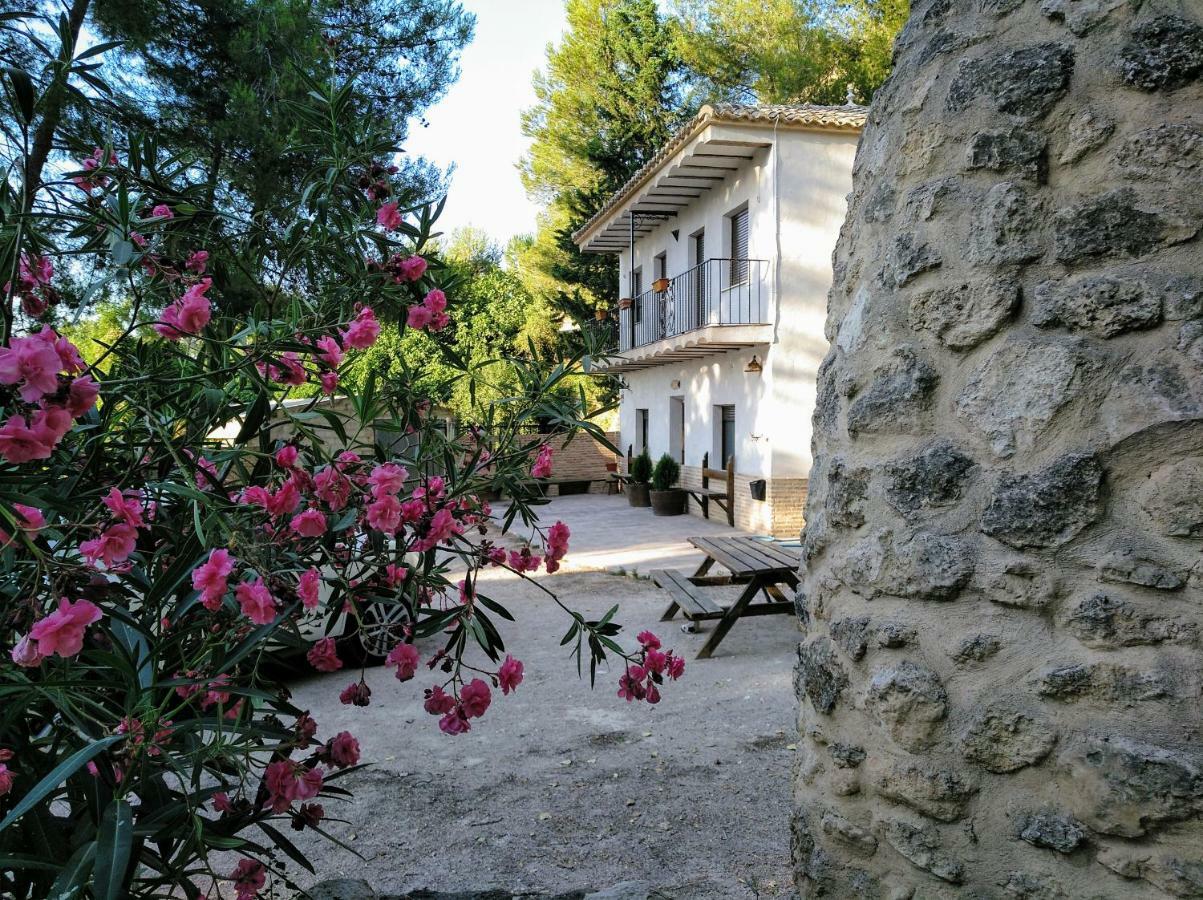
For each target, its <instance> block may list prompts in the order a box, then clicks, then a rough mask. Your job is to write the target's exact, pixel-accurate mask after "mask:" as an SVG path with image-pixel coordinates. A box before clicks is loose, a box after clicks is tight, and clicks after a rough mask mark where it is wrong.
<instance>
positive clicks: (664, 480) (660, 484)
mask: <svg viewBox="0 0 1203 900" xmlns="http://www.w3.org/2000/svg"><path fill="white" fill-rule="evenodd" d="M680 476H681V466H680V464H678V463H677V461H676V460H675V459H673V458H672V457H671V456H669V455H668V454H667V453H665V454H664V455H663V456H661V457H660V459H658V460H657V461H656V468H655V470H654V471H653V472H652V489H653V490H657V491H667V490H668V489H669V488H671V487H672V486H673V485H675V484H676V483H677V479H678V478H679V477H680Z"/></svg>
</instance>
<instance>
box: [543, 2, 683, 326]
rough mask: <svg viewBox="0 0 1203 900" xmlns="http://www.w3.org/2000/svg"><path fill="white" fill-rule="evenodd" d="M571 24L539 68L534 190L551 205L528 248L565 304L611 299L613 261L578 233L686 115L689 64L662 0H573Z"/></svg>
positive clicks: (546, 289) (550, 290)
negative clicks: (575, 237) (683, 98)
mask: <svg viewBox="0 0 1203 900" xmlns="http://www.w3.org/2000/svg"><path fill="white" fill-rule="evenodd" d="M567 22H568V28H567V31H566V32H565V35H564V39H563V41H562V42H561V43H560V44H559V45H558V46H553V47H549V48H548V51H547V67H546V69H545V70H544V71H542V72H540V73H538V74H537V75H536V76H535V94H536V96H537V97H538V102H537V103H536V104H535V106H534V107H532V108H531V109H529V110H527V111H526V112H525V113H524V114H523V118H522V125H523V131H524V132H525V133H526V135H527V136H528V137H530V138H531V141H532V143H531V149H530V152H529V153H528V154H527V156H526V158H525V159H524V160H523V161H522V178H523V183H524V184H525V186H526V189H527V191H528V193H529V194H530V195H531V196H532V197H534V198H536V199H537V200H539V201H541V202H542V203H543V204H544V208H545V209H544V213H543V215H542V217H541V219H540V223H539V228H538V231H537V233H536V235H535V239H534V241H533V242H532V244H531V245H530V246H529V247H528V248H527V249H526V250H525V251H524V254H523V255H524V257H525V259H526V260H529V265H528V266H527V268H529V269H530V270H532V271H534V272H535V273H537V276H540V277H536V279H535V281H534V282H533V286H534V288H535V289H536V291H538V292H539V293H540V294H543V295H545V296H548V297H551V298H553V300H557V302H559V304H560V305H561V307H564V308H567V307H569V306H571V305H572V303H571V301H572V298H573V296H574V294H575V295H576V299H577V301H578V302H577V303H576V304H575V306H576V308H579V307H580V306H581V305H582V304H581V301H583V303H584V305H590V304H598V305H600V304H602V303H609V302H612V301H613V299H614V295H615V292H616V290H617V282H616V275H615V272H614V266H613V265H612V263H611V261H610V260H608V259H605V258H604V257H602V258H599V257H592V256H585V255H582V254H580V253H579V252H578V251H577V249H576V247H575V245H573V243H572V240H571V235H572V232H573V231H574V230H575V229H577V228H578V227H580V225H581V224H583V223H584V222H585V221H586V220H587V219H588V218H589V217H590V216H591V215H593V213H594V212H596V211H597V209H598V208H599V207H600V206H601V205H602V204H603V203H604V202H605V200H606V198H607V197H609V196H610V195H611V194H612V193H613V192H614V191H615V190H617V189H618V188H619V187H620V186H621V185H622V184H623V182H625V181H626V180H627V179H628V178H629V177H630V176H631V175H632V174H633V173H634V172H635V171H636V170H638V169H639V167H640V166H642V165H643V164H644V163H645V162H646V161H647V160H648V159H649V158H650V157H651V155H652V154H653V153H655V151H656V149H657V148H658V147H659V146H660V145H661V144H663V143H664V142H665V141H666V140H667V139H668V137H669V135H670V134H671V133H672V130H673V128H674V127H675V126H676V125H678V124H679V123H680V122H681V121H682V119H683V110H682V108H681V103H680V82H681V75H682V67H681V62H680V59H679V57H678V56H677V53H676V49H675V42H674V40H673V31H672V28H671V27H670V25H669V24H668V23H667V22H666V21H665V20H664V19H663V17H662V16H661V15H660V12H659V10H658V8H657V4H656V0H568V4H567Z"/></svg>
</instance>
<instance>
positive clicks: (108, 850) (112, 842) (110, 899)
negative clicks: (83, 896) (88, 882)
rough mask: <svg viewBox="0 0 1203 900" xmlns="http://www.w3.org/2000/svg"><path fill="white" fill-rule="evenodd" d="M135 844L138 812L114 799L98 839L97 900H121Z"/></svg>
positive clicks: (105, 816)
mask: <svg viewBox="0 0 1203 900" xmlns="http://www.w3.org/2000/svg"><path fill="white" fill-rule="evenodd" d="M133 842H134V810H133V808H132V807H131V806H130V805H129V804H128V803H127V802H126V801H124V800H120V799H118V800H114V801H113V802H112V803H110V804H109V805H108V807H107V808H106V809H105V811H104V815H103V816H102V817H101V820H100V831H99V833H98V834H97V836H96V867H95V871H94V873H93V877H92V893H93V894H94V895H95V897H96V900H121V898H123V897H124V896H125V893H126V892H125V873H126V870H127V869H128V868H129V857H130V849H131V848H132V847H133Z"/></svg>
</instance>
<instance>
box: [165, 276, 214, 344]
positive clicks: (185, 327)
mask: <svg viewBox="0 0 1203 900" xmlns="http://www.w3.org/2000/svg"><path fill="white" fill-rule="evenodd" d="M212 285H213V279H212V278H202V279H201V280H200V281H199V282H197V283H196V284H194V285H192V286H191V287H190V288H188V290H186V291H185V292H184V295H183V296H182V297H180V298H179V299H178V300H176V301H175V302H174V303H172V304H171V305H170V306H168V307H167V308H166V309H164V310H163V312H162V313H161V314H160V315H159V321H158V322H157V323H156V324H155V326H154V329H155V331H156V332H158V334H159V335H160V336H162V337H165V338H167V339H168V340H170V341H178V340H180V339H181V338H183V337H185V336H187V335H194V334H200V332H201V330H202V329H203V328H204V327H205V326H206V325H208V324H209V320H210V318H212V315H213V307H212V304H211V303H210V301H209V298H208V297H206V296H205V293H206V292H207V291H208V290H209V288H210V287H211V286H212Z"/></svg>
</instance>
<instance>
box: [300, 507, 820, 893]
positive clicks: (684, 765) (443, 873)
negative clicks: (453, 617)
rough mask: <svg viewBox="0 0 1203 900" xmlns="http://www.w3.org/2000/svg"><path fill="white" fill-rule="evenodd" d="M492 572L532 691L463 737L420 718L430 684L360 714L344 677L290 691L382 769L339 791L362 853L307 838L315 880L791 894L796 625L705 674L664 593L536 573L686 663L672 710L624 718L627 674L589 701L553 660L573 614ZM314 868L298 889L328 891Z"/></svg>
mask: <svg viewBox="0 0 1203 900" xmlns="http://www.w3.org/2000/svg"><path fill="white" fill-rule="evenodd" d="M645 514H646V513H645ZM570 559H571V555H570ZM489 575H490V576H491V579H490V580H489V581H488V583H487V585H486V584H485V583H484V582H483V581H482V583H481V586H480V590H481V592H482V593H485V594H486V595H488V596H492V597H494V598H496V599H497V600H499V601H501V602H503V603H505V604H506V605H507V606H508V607H509V608H510V610H511V611H512V612H513V613H514V614H515V617H516V618H517V619H518V622H517V624H516V625H514V624H510V625H509V626H508V629H507V630H505V631H504V632H503V633H504V634H505V635H506V636H507V637H508V647H509V650H510V651H511V652H512V653H513V654H514V655H515V656H516V657H518V658H519V659H521V660H523V662H524V664H525V666H526V680H525V681H524V682H523V684H522V686H521V687H520V688H519V689H518V691H517V693H516V694H514V695H511V696H509V697H502V696H501V695H500V693H496V694H495V696H494V703H493V707H492V708H491V709H490V710H489V712H488V714H487V715H486V716H485V717H484V718H483V719H481V720H479V721H477V722H476V723H475V724H474V726H473V729H472V731H471V732H470V733H469V734H466V735H462V736H459V737H448V736H447V735H444V734H442V733H440V732H439V730H438V728H437V726H436V723H435V720H434V719H433V717H431V716H428V715H427V714H426V713H425V712H424V711H423V710H422V707H421V701H422V689H423V687H425V686H426V684H427V683H429V682H430V680H431V679H430V678H429V676H428V677H426V678H423V677H422V675H421V674H420V675H419V677H418V678H416V679H414V680H413V681H411V682H408V683H406V684H400V683H398V682H397V681H396V680H395V679H394V678H393V676H392V673H391V671H389V670H386V669H382V668H377V669H370V670H369V671H368V673H367V679H368V683H369V684H370V685H371V687H372V692H373V694H372V705H371V706H369V707H367V708H356V707H349V706H342V705H340V704H339V702H338V698H337V695H338V691H339V689H340V688H341V687H342V686H343V685H345V684H346V683H347V682H348V681H349V680H350V677H349V676H348V674H347V673H346V672H338V673H335V674H333V675H326V676H320V677H314V678H308V679H305V680H302V681H298V682H297V683H296V684H295V685H294V691H295V702H296V703H297V704H298V705H299V706H300V707H301V708H307V709H310V710H311V711H312V713H313V715H314V718H316V719H317V721H318V722H319V723H320V725H321V731H320V732H319V737H323V736H324V737H329V736H331V735H333V734H335V733H337V732H339V731H342V730H344V729H345V730H349V731H351V732H352V733H353V734H355V735H356V736H357V737H358V738H359V741H360V744H361V747H362V750H363V759H364V760H365V761H369V762H371V763H372V765H371V767H370V768H368V769H365V770H362V771H359V772H356V773H353V774H352V775H351V776H349V777H348V778H347V779H346V781H345V782H343V783H344V784H345V785H346V786H348V787H351V788H352V789H353V790H354V792H355V799H354V800H353V801H352V802H350V803H347V804H335V803H327V804H326V810H327V814H328V815H330V816H337V817H340V818H343V819H345V820H346V822H345V824H342V823H330V829H331V831H332V833H333V834H334V835H336V836H337V837H339V838H340V839H341V840H344V841H346V842H347V843H348V844H349V845H350V846H351V847H353V848H355V850H356V851H357V852H358V853H359V854H361V855H362V857H363V859H358V858H356V857H355V856H354V855H352V854H351V853H348V852H347V851H345V850H342V849H340V848H339V847H337V846H335V845H333V844H330V843H328V842H325V841H322V840H321V839H316V838H311V837H309V836H308V834H307V833H306V834H304V835H300V836H299V837H300V841H299V844H300V846H301V847H302V848H303V849H304V850H305V852H306V853H307V855H308V857H309V858H310V859H311V860H312V861H313V863H314V865H315V867H316V868H317V871H318V872H319V873H320V876H321V878H335V877H354V878H363V879H366V880H367V881H368V882H369V883H371V884H372V886H373V887H374V888H375V889H376V890H377V891H379V892H381V893H393V894H399V893H405V892H408V891H415V890H420V889H427V890H435V891H469V890H486V889H500V890H504V891H509V892H513V893H523V892H531V893H539V892H546V893H557V892H566V891H570V890H578V889H584V890H597V889H601V888H606V887H608V886H611V885H614V884H616V883H618V882H623V881H628V880H638V881H643V882H646V883H647V884H648V885H649V886H650V887H651V888H652V890H653V894H652V895H653V896H660V897H671V898H742V897H791V896H794V895H793V890H792V887H791V884H790V878H789V862H788V834H789V829H788V808H789V773H790V766H791V762H792V759H793V757H794V752H793V751H794V747H793V740H794V737H793V734H794V732H793V718H794V712H793V710H794V706H795V701H794V698H793V693H792V688H791V684H790V680H791V664H792V658H793V649H794V647H795V646H796V644H797V640H798V635H797V632H796V630H795V626H794V624H793V621H792V620H791V619H790V618H788V617H785V616H771V617H759V618H753V619H745V620H743V621H742V622H740V623H738V624H737V625H736V626H735V628H734V629H732V631H731V633H730V634H729V635H728V637H727V639H726V640H725V641H724V643H723V645H722V647H721V648H720V650H719V654H718V655H717V656H716V657H715V658H714V659H710V660H701V661H695V660H694V659H693V656H694V654H696V652H697V650H698V649H699V648H700V647H701V645H702V642H703V641H704V639H705V635H704V633H698V634H684V633H682V632H681V631H680V630H679V629H678V627H677V624H676V623H671V624H670V623H660V622H658V619H659V615H660V613H661V612H662V610H663V608H664V606H665V605H666V599H665V596H664V594H663V593H662V592H661V591H660V590H659V589H658V588H657V587H656V586H655V585H654V584H652V583H651V582H649V581H646V580H641V579H635V578H629V577H622V576H618V575H611V574H607V573H605V572H596V571H580V570H577V571H572V570H571V568H570V569H569V570H568V571H565V572H561V573H559V574H557V575H554V576H543V577H544V578H545V582H544V583H545V584H546V585H547V586H548V587H549V588H551V589H553V590H555V591H556V593H557V594H559V595H560V596H561V598H562V599H564V600H565V602H566V603H567V604H568V605H569V606H571V607H573V608H576V609H580V610H581V611H582V612H585V613H586V614H593V615H595V616H596V615H599V614H601V613H602V612H604V611H605V609H607V608H608V607H609V605H610V604H612V603H616V602H617V603H621V605H622V609H621V612H620V614H619V617H618V618H619V620H620V621H622V622H623V623H624V625H625V628H624V635H626V636H627V638H626V639H627V640H628V641H630V640H633V635H634V634H636V633H638V632H639V631H640V630H642V629H643V628H652V629H653V630H655V631H657V633H659V634H660V636H661V638H662V639H664V641H665V645H666V646H668V647H674V648H677V649H678V650H680V651H682V652H684V654H685V655H686V658H687V659H688V660H689V662H688V665H687V669H686V673H685V677H684V678H683V679H682V681H680V682H677V683H674V684H670V685H669V686H668V687H667V689H666V690H665V692H664V700H663V702H661V703H660V704H659V705H658V706H656V707H649V706H647V705H645V704H628V703H626V702H625V701H623V700H621V699H619V698H618V697H617V696H616V693H615V691H616V681H617V673H616V672H608V673H605V674H604V675H603V674H599V677H598V685H597V688H596V689H595V690H590V688H589V684H588V678H587V676H586V678H585V679H584V680H579V679H578V678H577V676H576V671H575V666H574V664H573V663H572V662H571V660H569V659H568V658H567V654H566V653H565V649H564V648H562V647H560V646H559V638H560V637H561V635H562V634H563V632H564V630H565V628H566V627H567V624H568V622H567V617H566V615H565V614H564V613H563V611H562V610H560V609H559V608H558V607H557V606H556V605H555V604H554V603H553V602H551V601H550V600H549V599H548V598H546V597H545V596H543V595H541V593H540V592H538V591H537V590H535V589H534V588H533V587H532V586H530V585H526V584H523V583H522V582H521V581H519V580H518V579H517V578H516V577H514V576H512V575H510V574H508V573H504V572H492V573H489ZM503 624H505V623H503ZM423 649H426V648H423ZM301 874H302V876H305V877H302V878H300V880H299V882H300V884H302V885H309V884H312V883H313V881H314V880H316V879H313V878H312V877H311V876H306V873H301ZM657 891H658V893H656V892H657Z"/></svg>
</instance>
